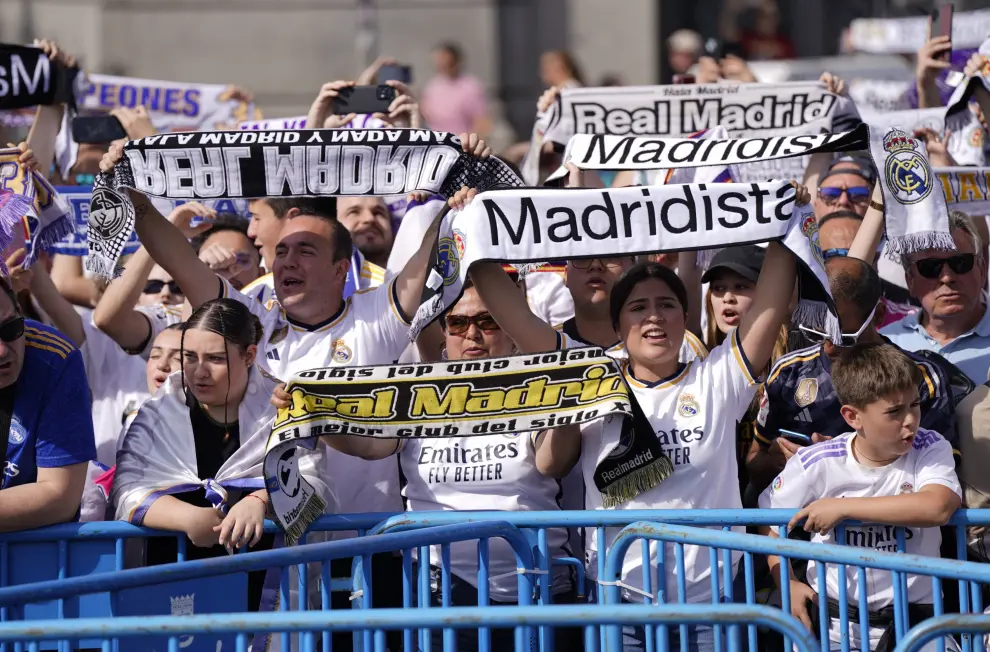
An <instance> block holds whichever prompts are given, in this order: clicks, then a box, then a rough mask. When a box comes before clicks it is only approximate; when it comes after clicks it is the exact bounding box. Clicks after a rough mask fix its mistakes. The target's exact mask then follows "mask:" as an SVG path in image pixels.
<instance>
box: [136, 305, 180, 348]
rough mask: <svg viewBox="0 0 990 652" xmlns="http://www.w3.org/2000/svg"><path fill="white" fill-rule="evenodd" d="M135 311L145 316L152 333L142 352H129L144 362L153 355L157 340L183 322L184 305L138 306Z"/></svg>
mask: <svg viewBox="0 0 990 652" xmlns="http://www.w3.org/2000/svg"><path fill="white" fill-rule="evenodd" d="M135 310H137V311H138V312H139V313H141V314H142V315H144V316H145V318H146V319H147V320H148V326H149V330H150V332H149V334H148V340H147V341H146V342H145V343H144V347H142V348H141V350H140V351H128V353H131V354H134V355H140V356H141V358H142V359H143V360H147V359H148V357H149V356H150V355H151V346H152V344H154V343H155V338H156V337H158V335H159V334H160V333H161V332H162V331H163V330H165V329H166V328H168V327H169V326H171V325H172V324H178V323H179V322H180V321H182V304H179V305H177V306H166V305H164V304H161V303H156V304H155V305H153V306H138V307H137V308H135Z"/></svg>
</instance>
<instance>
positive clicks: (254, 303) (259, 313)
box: [217, 276, 271, 323]
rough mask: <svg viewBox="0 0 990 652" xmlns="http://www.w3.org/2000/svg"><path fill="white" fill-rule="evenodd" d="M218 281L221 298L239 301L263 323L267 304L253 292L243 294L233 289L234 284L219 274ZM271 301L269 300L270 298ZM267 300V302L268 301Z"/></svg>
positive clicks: (267, 308) (266, 313) (266, 312)
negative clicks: (221, 287) (220, 286)
mask: <svg viewBox="0 0 990 652" xmlns="http://www.w3.org/2000/svg"><path fill="white" fill-rule="evenodd" d="M217 278H218V279H220V283H221V284H222V285H223V290H222V293H221V295H220V297H221V298H223V299H233V300H234V301H236V302H237V303H241V304H243V305H244V306H246V307H247V309H248V310H250V311H251V314H252V315H254V316H255V317H257V318H258V319H260V320H261V323H265V317H266V316H267V315H268V312H269V307H268V305H269V304H264V303H262V302H261V301H259V300H258V298H256V297H255V294H254V293H251V295H250V296H249V295H247V294H244V293H243V292H241V291H239V290H236V289H234V286H233V285H231V284H230V283H229V282H227V280H226V279H222V278H220V277H219V276H218V277H217ZM270 301H271V300H270ZM270 301H269V303H270Z"/></svg>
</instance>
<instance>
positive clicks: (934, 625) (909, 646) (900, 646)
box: [894, 614, 990, 652]
mask: <svg viewBox="0 0 990 652" xmlns="http://www.w3.org/2000/svg"><path fill="white" fill-rule="evenodd" d="M987 632H990V615H986V614H948V615H945V616H935V617H934V618H929V619H927V620H923V621H921V622H920V623H918V624H917V625H915V626H914V627H912V628H911V629H910V630H909V631H908V633H907V634H906V635H905V636H904V638H902V639H901V640H900V641H899V642H898V643H897V647H896V648H894V652H916V651H917V650H919V649H921V646H923V645H925V644H926V643H928V642H929V641H931V640H933V639H936V638H940V637H942V636H947V635H950V634H984V633H987Z"/></svg>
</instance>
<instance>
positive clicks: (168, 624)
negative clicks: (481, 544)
mask: <svg viewBox="0 0 990 652" xmlns="http://www.w3.org/2000/svg"><path fill="white" fill-rule="evenodd" d="M588 623H591V624H596V625H623V624H639V625H645V624H647V623H658V624H667V625H673V624H680V623H687V624H700V625H707V624H712V623H723V624H737V625H738V624H743V623H746V624H749V623H755V624H757V625H761V626H764V627H768V628H770V629H773V630H775V631H778V632H780V633H781V634H783V635H784V636H785V637H787V638H789V639H790V640H791V641H793V643H794V645H795V648H796V650H797V651H798V652H815V647H816V644H815V640H814V638H812V637H811V636H810V635H809V634H808V632H807V630H806V629H804V627H803V625H801V623H800V622H799V621H798V620H797V619H796V618H794V617H793V616H790V615H788V614H785V613H784V612H782V611H780V610H779V609H773V608H771V607H765V606H761V605H717V606H712V605H671V606H640V605H622V606H616V605H612V606H607V607H601V606H598V605H548V606H540V607H533V606H528V607H526V606H518V607H499V608H497V609H493V608H485V607H451V608H448V609H444V610H439V609H434V610H431V611H425V612H424V611H421V610H406V609H374V610H370V611H363V610H362V611H357V610H352V611H349V612H348V611H338V612H334V613H332V614H325V613H321V612H313V611H309V612H283V613H276V614H244V615H239V616H235V615H227V614H224V615H209V616H176V617H159V618H118V619H112V620H109V619H91V618H88V619H83V620H75V621H72V620H48V621H36V622H30V623H3V624H0V641H32V642H37V641H42V640H49V639H57V638H64V637H67V636H80V637H86V638H95V639H101V642H102V643H103V644H104V645H105V644H107V643H109V641H110V640H111V639H113V638H124V637H133V636H149V635H163V634H164V635H167V636H169V647H170V649H172V648H176V649H177V646H178V638H179V635H189V634H200V633H210V634H218V633H231V634H235V635H236V643H235V649H236V651H237V652H247V649H248V646H247V644H248V635H247V634H246V633H245V632H251V631H282V632H286V633H288V632H300V633H301V634H305V633H307V632H311V631H314V630H318V629H321V628H325V627H328V626H329V627H332V628H333V629H337V630H354V631H361V630H367V629H369V628H374V629H410V628H417V627H433V628H440V627H445V628H453V629H464V628H471V629H480V628H489V629H490V628H492V627H515V628H516V629H517V630H518V629H520V628H523V627H527V626H535V625H544V626H552V627H575V626H580V625H585V624H588ZM301 640H302V641H303V643H302V645H301V650H302V652H315V650H316V647H315V644H314V640H313V639H312V638H308V639H307V638H302V639H301ZM381 643H384V642H383V641H381ZM35 645H36V644H35ZM37 649H38V648H37V647H34V646H32V647H29V652H34V650H37ZM372 649H373V650H374V651H375V652H384V650H385V647H384V645H383V644H382V645H378V644H376V646H375V647H374V648H372ZM525 649H527V648H519V647H518V644H517V647H516V650H517V651H521V650H525ZM621 650H622V647H621V646H620V647H617V648H610V650H609V652H621ZM729 652H738V647H735V648H733V647H730V648H729Z"/></svg>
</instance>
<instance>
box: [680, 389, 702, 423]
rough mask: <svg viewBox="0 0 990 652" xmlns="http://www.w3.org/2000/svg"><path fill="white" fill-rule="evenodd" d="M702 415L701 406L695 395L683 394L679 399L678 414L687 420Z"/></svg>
mask: <svg viewBox="0 0 990 652" xmlns="http://www.w3.org/2000/svg"><path fill="white" fill-rule="evenodd" d="M700 413H701V406H700V405H698V401H696V400H695V398H694V394H681V395H680V396H679V397H677V414H679V415H681V416H682V417H684V418H685V419H690V418H691V417H696V416H698V414H700Z"/></svg>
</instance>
